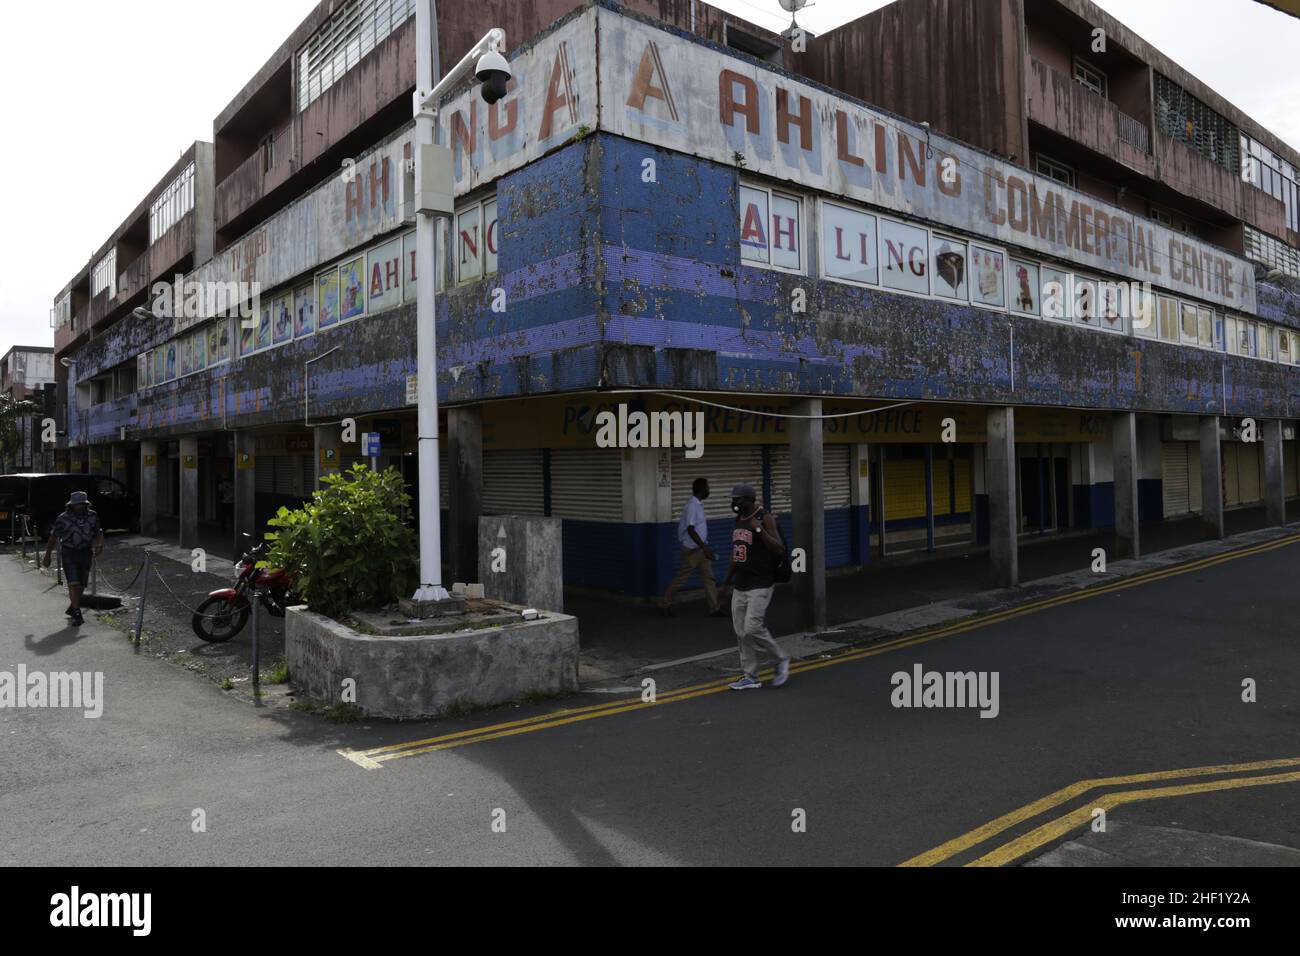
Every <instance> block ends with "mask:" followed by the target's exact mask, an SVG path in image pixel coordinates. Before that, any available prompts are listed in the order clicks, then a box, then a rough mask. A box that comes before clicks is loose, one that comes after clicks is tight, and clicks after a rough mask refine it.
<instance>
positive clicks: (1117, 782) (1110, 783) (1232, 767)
mask: <svg viewBox="0 0 1300 956" xmlns="http://www.w3.org/2000/svg"><path fill="white" fill-rule="evenodd" d="M1297 766H1300V757H1283V758H1280V759H1278V760H1257V761H1255V762H1253V763H1236V764H1218V765H1214V766H1209V767H1188V768H1187V769H1185V770H1156V771H1152V772H1149V773H1131V774H1124V775H1122V776H1118V777H1098V778H1096V779H1093V780H1080V781H1078V782H1077V783H1072V784H1070V785H1069V786H1068V787H1062V788H1061V789H1060V790H1057V791H1056V792H1055V793H1049V794H1048V795H1047V796H1045V797H1041V798H1040V799H1038V800H1035V801H1034V802H1033V803H1027V804H1025V805H1024V806H1023V807H1021V808H1020V809H1018V810H1012V811H1011V812H1010V813H1007V814H1004V815H1002V816H1000V817H998V818H997V819H996V820H990V821H989V822H988V823H985V824H984V825H983V826H979V827H976V828H975V829H974V830H971V831H970V832H968V833H964V834H962V835H961V836H959V837H955V838H954V839H951V840H949V841H948V842H947V843H943V844H941V845H939V846H937V847H935V848H934V849H933V850H927V851H926V852H924V853H921V854H919V855H917V856H914V857H912V858H911V859H909V860H904V861H903V862H902V863H900V864H899V866H934V865H935V864H937V863H942V862H943V861H944V860H947V859H949V858H950V857H954V856H956V855H957V854H958V853H961V852H963V851H964V850H968V849H970V848H971V847H974V846H978V845H979V844H981V843H983V842H985V841H986V840H988V839H989V838H990V837H995V836H997V835H998V834H999V833H1001V832H1002V831H1004V830H1007V829H1010V828H1011V827H1013V826H1015V825H1016V824H1018V823H1023V822H1025V821H1026V820H1032V819H1033V818H1034V817H1036V816H1038V815H1039V814H1042V813H1045V812H1046V811H1048V810H1051V809H1052V808H1053V807H1058V806H1060V805H1061V804H1063V803H1068V802H1069V801H1071V800H1074V799H1075V798H1077V797H1080V796H1082V795H1083V794H1085V793H1087V792H1088V791H1089V790H1096V789H1098V788H1099V787H1114V786H1124V785H1127V784H1131V783H1151V782H1154V781H1157V780H1181V779H1184V778H1187V777H1211V776H1215V775H1218V774H1228V773H1248V772H1251V771H1255V770H1277V769H1279V768H1281V767H1297ZM1097 805H1098V804H1093V806H1097ZM1089 809H1091V807H1089Z"/></svg>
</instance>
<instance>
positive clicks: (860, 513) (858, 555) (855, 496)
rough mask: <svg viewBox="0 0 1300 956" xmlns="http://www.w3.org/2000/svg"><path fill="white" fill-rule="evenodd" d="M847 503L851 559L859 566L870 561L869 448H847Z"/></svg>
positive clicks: (870, 498) (870, 500) (860, 446)
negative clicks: (851, 549)
mask: <svg viewBox="0 0 1300 956" xmlns="http://www.w3.org/2000/svg"><path fill="white" fill-rule="evenodd" d="M849 459H850V469H851V470H850V472H849V503H850V504H851V505H852V506H853V531H852V534H853V557H854V559H855V560H856V561H857V563H859V564H867V563H868V562H869V561H870V560H871V525H870V523H869V522H870V518H871V517H873V516H872V515H871V510H872V504H871V502H872V497H871V446H870V445H851V446H850V447H849Z"/></svg>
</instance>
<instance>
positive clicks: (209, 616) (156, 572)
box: [153, 565, 253, 621]
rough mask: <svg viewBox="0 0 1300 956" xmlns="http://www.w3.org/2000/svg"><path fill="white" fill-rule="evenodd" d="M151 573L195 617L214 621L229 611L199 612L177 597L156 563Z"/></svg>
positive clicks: (174, 599)
mask: <svg viewBox="0 0 1300 956" xmlns="http://www.w3.org/2000/svg"><path fill="white" fill-rule="evenodd" d="M153 573H154V576H155V577H157V578H158V580H159V581H161V582H162V586H163V587H164V588H165V589H166V590H167V593H168V594H170V595H171V596H172V600H173V601H175V602H176V603H177V604H179V605H180V606H181V607H183V608H184V609H185V610H187V611H189V612H190V613H191V614H193V615H195V616H196V617H199V618H202V619H203V620H207V621H215V620H216V619H217V618H219V617H224V616H225V615H227V614H229V613H230V612H229V611H219V612H217V613H215V614H201V613H199V610H198V609H197V608H193V607H190V606H189V605H188V604H186V603H185V602H184V601H182V600H181V599H180V598H179V597H177V596H176V592H175V591H173V590H172V588H171V585H170V584H168V583H167V579H166V578H164V577H163V576H162V572H161V571H159V570H158V567H157V565H154V568H153ZM249 603H250V604H252V603H253V602H252V601H250V602H249Z"/></svg>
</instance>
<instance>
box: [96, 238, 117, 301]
mask: <svg viewBox="0 0 1300 956" xmlns="http://www.w3.org/2000/svg"><path fill="white" fill-rule="evenodd" d="M105 289H112V290H113V291H114V292H116V291H117V249H116V248H114V249H110V250H109V251H108V255H106V256H104V257H103V258H102V259H100V260H99V261H98V262H96V263H95V268H94V269H93V270H92V271H91V273H90V294H91V295H92V296H96V295H99V294H100V293H101V292H103V291H104V290H105Z"/></svg>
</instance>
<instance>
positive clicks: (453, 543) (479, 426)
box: [447, 405, 483, 583]
mask: <svg viewBox="0 0 1300 956" xmlns="http://www.w3.org/2000/svg"><path fill="white" fill-rule="evenodd" d="M447 454H448V455H450V456H451V457H450V458H449V460H448V461H447V477H448V482H449V484H450V487H449V488H448V489H447V511H448V518H447V523H448V524H449V525H450V527H449V528H448V529H447V554H448V557H450V558H451V568H452V580H453V581H464V582H466V583H474V582H475V581H476V575H477V574H478V537H479V529H478V519H479V516H480V515H481V514H482V513H483V409H482V406H479V405H474V406H470V407H466V408H450V409H448V410H447Z"/></svg>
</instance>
